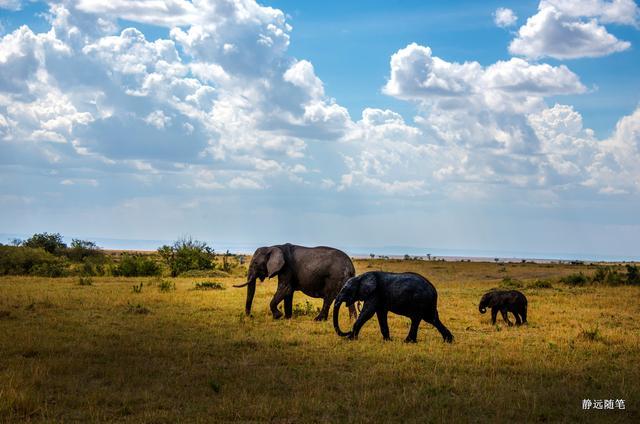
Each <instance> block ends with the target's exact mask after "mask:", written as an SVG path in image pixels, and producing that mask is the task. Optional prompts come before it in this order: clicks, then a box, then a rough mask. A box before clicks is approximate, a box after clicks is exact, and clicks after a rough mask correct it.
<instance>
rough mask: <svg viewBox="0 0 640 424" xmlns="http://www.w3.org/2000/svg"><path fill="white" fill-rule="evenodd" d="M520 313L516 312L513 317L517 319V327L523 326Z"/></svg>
mask: <svg viewBox="0 0 640 424" xmlns="http://www.w3.org/2000/svg"><path fill="white" fill-rule="evenodd" d="M519 312H520V311H516V312H514V313H513V316H514V317H516V325H521V324H522V320H521V319H520V315H518V314H519Z"/></svg>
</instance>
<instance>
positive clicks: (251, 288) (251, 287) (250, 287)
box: [233, 277, 256, 315]
mask: <svg viewBox="0 0 640 424" xmlns="http://www.w3.org/2000/svg"><path fill="white" fill-rule="evenodd" d="M244 286H247V301H246V303H245V306H244V312H245V313H246V314H247V315H251V304H252V303H253V296H254V295H255V294H256V279H255V278H254V277H251V278H249V281H247V282H246V283H244V284H239V285H234V286H233V287H244Z"/></svg>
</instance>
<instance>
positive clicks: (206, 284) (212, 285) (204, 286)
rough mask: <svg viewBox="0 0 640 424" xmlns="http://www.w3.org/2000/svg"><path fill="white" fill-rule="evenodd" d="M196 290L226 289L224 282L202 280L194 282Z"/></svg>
mask: <svg viewBox="0 0 640 424" xmlns="http://www.w3.org/2000/svg"><path fill="white" fill-rule="evenodd" d="M193 289H194V290H224V289H225V287H224V284H222V283H217V282H215V281H202V282H199V283H194V287H193Z"/></svg>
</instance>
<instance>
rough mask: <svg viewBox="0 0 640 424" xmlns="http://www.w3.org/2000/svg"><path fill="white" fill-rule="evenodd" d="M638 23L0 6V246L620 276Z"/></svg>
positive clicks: (231, 2) (590, 12)
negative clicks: (580, 262)
mask: <svg viewBox="0 0 640 424" xmlns="http://www.w3.org/2000/svg"><path fill="white" fill-rule="evenodd" d="M639 26H640V12H639V8H638V5H637V3H636V2H634V1H633V0H619V1H616V2H611V1H606V0H587V1H580V2H579V1H577V0H542V1H512V2H509V1H495V2H494V1H486V2H477V1H460V2H424V1H371V2H366V3H364V2H337V1H336V2H333V1H329V2H322V3H320V2H296V1H273V2H264V3H259V4H258V3H255V2H253V1H249V0H224V1H222V0H194V1H192V2H190V1H187V0H173V1H171V2H157V1H156V2H152V1H147V0H132V1H123V0H114V1H111V2H109V3H104V2H100V1H97V0H78V1H61V2H51V3H46V2H32V1H19V0H0V30H1V34H2V39H1V40H0V206H1V208H0V222H1V224H0V234H4V235H5V236H6V237H8V236H9V235H28V234H31V233H33V232H36V231H54V232H61V233H63V234H65V235H67V236H68V237H69V238H70V237H82V238H89V239H96V240H99V241H101V243H102V244H103V245H104V246H106V247H126V245H127V244H131V245H132V246H133V245H134V244H135V245H136V246H135V247H138V246H140V245H141V244H142V245H145V246H146V247H154V244H155V243H156V241H163V240H172V239H175V238H177V237H179V236H180V235H184V234H191V235H192V236H194V237H196V238H200V239H204V240H207V241H209V242H210V243H211V244H212V245H213V246H214V247H217V248H223V247H224V248H226V247H231V248H234V249H237V250H250V249H252V248H253V247H255V246H258V245H263V244H275V243H280V242H284V241H291V242H297V243H302V244H309V245H316V244H328V245H334V246H338V247H343V248H345V249H348V250H350V251H351V252H354V253H366V252H369V251H373V252H378V253H402V252H403V251H406V252H411V253H412V254H418V253H420V252H422V251H423V250H424V253H427V252H431V253H434V254H438V252H442V254H445V253H450V254H455V253H458V254H477V255H491V256H494V255H497V254H504V255H519V256H538V257H543V256H546V257H574V256H575V257H578V256H579V257H594V258H595V257H601V258H605V257H606V258H640V249H639V248H638V246H637V240H638V236H640V222H639V221H638V218H637V215H638V214H637V211H639V210H640V208H639V206H640V202H639V199H640V198H639V196H638V191H639V190H640V110H639V109H638V102H639V100H640V78H638V76H637V75H636V74H637V69H638V65H639V62H640V56H639V55H638V53H637V48H638V45H639V44H640V31H639V30H638V28H639ZM128 240H131V241H130V242H129V241H128ZM134 240H148V242H134ZM145 243H146V244H145ZM147 245H148V246H147Z"/></svg>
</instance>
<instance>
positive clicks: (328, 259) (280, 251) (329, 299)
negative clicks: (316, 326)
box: [235, 243, 355, 321]
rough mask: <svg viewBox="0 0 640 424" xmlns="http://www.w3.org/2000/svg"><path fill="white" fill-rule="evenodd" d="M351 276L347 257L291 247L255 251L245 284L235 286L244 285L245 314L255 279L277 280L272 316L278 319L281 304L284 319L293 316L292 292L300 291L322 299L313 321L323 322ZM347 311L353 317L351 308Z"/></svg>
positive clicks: (333, 251)
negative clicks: (245, 291) (318, 311)
mask: <svg viewBox="0 0 640 424" xmlns="http://www.w3.org/2000/svg"><path fill="white" fill-rule="evenodd" d="M354 275H355V269H354V267H353V263H352V262H351V258H349V256H348V255H347V254H346V253H344V252H342V251H340V250H338V249H334V248H332V247H325V246H320V247H304V246H296V245H293V244H289V243H287V244H282V245H276V246H268V247H266V246H265V247H260V248H258V249H257V250H256V251H255V253H254V254H253V257H252V258H251V263H250V264H249V271H248V274H247V282H246V283H244V284H241V285H237V286H235V287H244V286H247V300H246V304H245V313H246V314H247V315H250V314H251V305H252V303H253V296H254V295H255V291H256V280H258V279H259V280H260V281H264V279H265V278H272V277H275V276H277V277H278V289H277V291H276V293H275V294H274V296H273V299H271V303H270V305H269V306H270V309H271V313H272V314H273V317H274V318H275V319H278V318H280V317H282V312H280V311H279V310H278V305H279V304H280V302H283V301H284V317H285V318H291V316H292V313H293V293H294V292H295V291H296V290H300V291H301V292H302V293H304V294H306V295H307V296H310V297H315V298H321V299H323V300H324V302H323V305H322V310H321V311H320V313H319V314H318V316H317V317H316V318H315V320H316V321H322V320H326V319H327V317H328V315H329V308H330V307H331V303H333V300H334V299H335V297H336V295H337V294H338V292H340V289H342V286H343V285H344V283H345V281H347V280H348V279H349V278H351V277H353V276H354ZM350 312H351V314H352V315H353V316H355V308H354V307H353V306H352V307H351V308H350Z"/></svg>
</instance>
